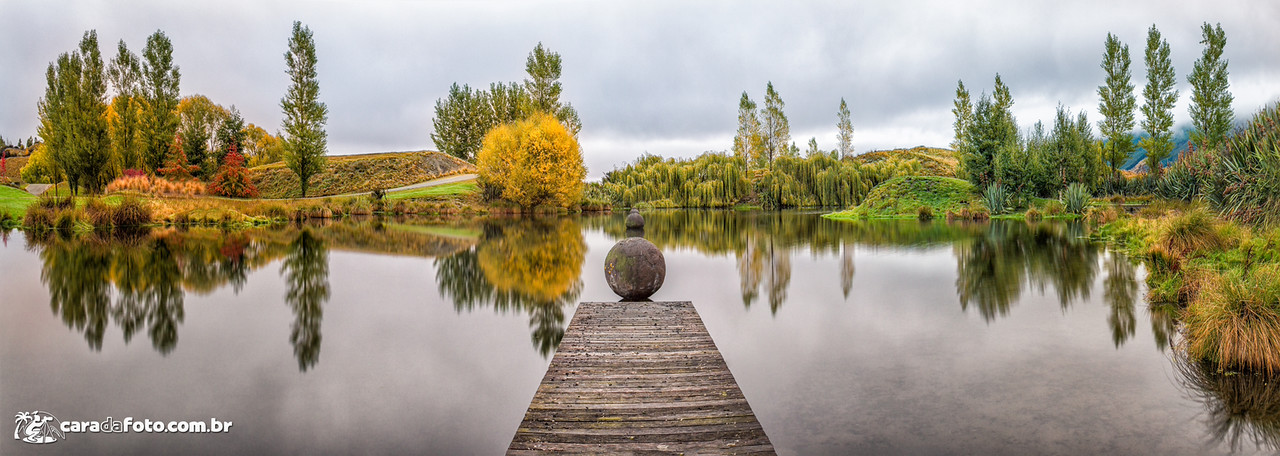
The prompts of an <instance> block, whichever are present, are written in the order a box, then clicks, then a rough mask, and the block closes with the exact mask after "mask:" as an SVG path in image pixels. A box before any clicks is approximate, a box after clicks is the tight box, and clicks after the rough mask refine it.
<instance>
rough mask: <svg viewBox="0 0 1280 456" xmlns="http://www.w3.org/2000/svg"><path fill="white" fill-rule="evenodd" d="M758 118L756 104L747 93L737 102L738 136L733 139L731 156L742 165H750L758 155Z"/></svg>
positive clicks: (759, 145)
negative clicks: (740, 161)
mask: <svg viewBox="0 0 1280 456" xmlns="http://www.w3.org/2000/svg"><path fill="white" fill-rule="evenodd" d="M761 139H762V138H761V135H760V118H759V117H758V116H756V102H754V101H751V97H750V96H748V95H747V92H745V91H744V92H742V98H741V99H739V100H738V134H737V135H734V137H733V155H734V156H735V157H738V158H741V159H742V161H743V163H746V164H748V165H750V164H752V163H753V162H754V161H755V160H754V159H755V158H756V157H757V156H759V155H760V148H761V146H762V145H761Z"/></svg>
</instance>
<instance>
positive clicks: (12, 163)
mask: <svg viewBox="0 0 1280 456" xmlns="http://www.w3.org/2000/svg"><path fill="white" fill-rule="evenodd" d="M23 166H27V157H9V158H7V159H5V161H4V173H3V174H0V176H4V177H7V178H9V182H18V181H21V180H22V167H23Z"/></svg>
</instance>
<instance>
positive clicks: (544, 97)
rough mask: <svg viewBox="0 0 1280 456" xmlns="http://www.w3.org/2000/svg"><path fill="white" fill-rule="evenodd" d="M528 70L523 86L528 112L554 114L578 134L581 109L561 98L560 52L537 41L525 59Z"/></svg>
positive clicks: (574, 134)
mask: <svg viewBox="0 0 1280 456" xmlns="http://www.w3.org/2000/svg"><path fill="white" fill-rule="evenodd" d="M525 72H526V73H528V74H529V79H525V80H524V90H525V92H527V93H528V95H529V100H528V101H529V102H528V105H527V106H528V109H527V110H526V112H525V116H528V115H531V114H533V113H534V112H546V113H549V114H552V115H554V116H555V117H556V119H558V120H559V121H560V123H562V124H564V126H565V128H568V129H569V132H570V133H573V136H574V137H577V136H578V132H579V131H580V130H582V121H581V120H580V119H578V111H576V110H574V109H573V106H572V105H570V104H569V103H561V102H560V91H561V86H560V54H558V53H555V52H551V51H549V50H547V49H546V48H544V47H542V43H538V46H537V47H535V48H533V51H532V52H530V53H529V58H528V59H527V60H526V61H525Z"/></svg>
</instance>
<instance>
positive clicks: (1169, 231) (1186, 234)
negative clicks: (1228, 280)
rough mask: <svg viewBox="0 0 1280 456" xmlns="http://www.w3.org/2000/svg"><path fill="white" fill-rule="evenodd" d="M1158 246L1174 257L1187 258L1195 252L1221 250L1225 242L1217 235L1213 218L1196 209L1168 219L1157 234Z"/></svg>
mask: <svg viewBox="0 0 1280 456" xmlns="http://www.w3.org/2000/svg"><path fill="white" fill-rule="evenodd" d="M1158 244H1159V245H1160V246H1161V247H1163V248H1164V249H1165V250H1166V251H1168V252H1169V253H1170V254H1172V255H1174V256H1176V257H1181V258H1187V257H1190V256H1192V255H1194V254H1195V253H1197V252H1204V251H1208V250H1217V249H1221V248H1223V247H1224V246H1226V245H1227V240H1226V239H1224V238H1223V237H1222V235H1220V234H1219V233H1218V230H1217V227H1216V226H1215V223H1214V220H1213V216H1212V215H1210V214H1209V212H1208V211H1206V210H1204V209H1203V208H1196V209H1193V210H1191V211H1190V212H1187V213H1185V214H1182V215H1179V216H1176V217H1173V218H1171V219H1169V222H1168V224H1167V225H1165V227H1164V229H1163V230H1161V231H1160V233H1159V237H1158Z"/></svg>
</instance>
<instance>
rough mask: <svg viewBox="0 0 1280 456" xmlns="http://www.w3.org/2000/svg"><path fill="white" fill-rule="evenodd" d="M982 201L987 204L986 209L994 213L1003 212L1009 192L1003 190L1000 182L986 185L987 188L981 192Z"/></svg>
mask: <svg viewBox="0 0 1280 456" xmlns="http://www.w3.org/2000/svg"><path fill="white" fill-rule="evenodd" d="M982 202H983V203H985V204H986V205H987V210H989V211H991V213H992V214H994V215H1000V214H1003V213H1005V210H1006V207H1005V206H1007V205H1008V202H1009V193H1008V192H1006V191H1005V189H1004V187H1001V186H1000V184H995V183H993V184H991V185H988V186H987V190H986V191H985V192H983V193H982Z"/></svg>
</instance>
